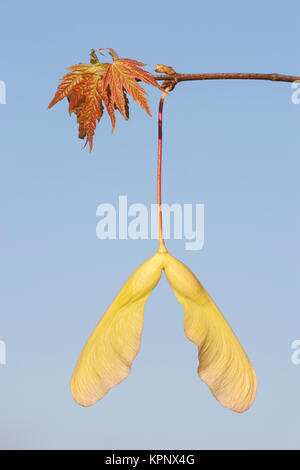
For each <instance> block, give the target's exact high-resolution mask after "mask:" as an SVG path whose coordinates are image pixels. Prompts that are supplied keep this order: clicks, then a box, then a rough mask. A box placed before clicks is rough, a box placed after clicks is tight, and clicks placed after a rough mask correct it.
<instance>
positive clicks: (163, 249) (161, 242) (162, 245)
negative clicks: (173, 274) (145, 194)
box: [157, 93, 167, 253]
mask: <svg viewBox="0 0 300 470" xmlns="http://www.w3.org/2000/svg"><path fill="white" fill-rule="evenodd" d="M165 96H166V93H163V94H162V97H161V99H160V102H159V109H158V156H157V210H158V233H159V247H158V251H159V252H160V253H166V252H167V249H166V245H165V242H164V236H163V229H162V211H161V161H162V114H163V106H164V100H165Z"/></svg>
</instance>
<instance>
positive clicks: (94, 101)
mask: <svg viewBox="0 0 300 470" xmlns="http://www.w3.org/2000/svg"><path fill="white" fill-rule="evenodd" d="M101 50H104V48H103V49H99V50H98V51H96V50H95V49H92V52H91V54H90V61H91V64H77V65H73V66H71V67H69V68H68V70H71V72H69V73H67V74H66V75H65V76H64V77H62V79H61V83H60V84H59V86H58V88H57V91H56V93H55V96H54V98H53V100H52V101H51V103H50V104H49V106H48V107H49V108H52V106H54V105H55V104H56V103H58V101H61V100H63V99H64V98H67V99H68V100H69V114H70V115H71V113H72V112H73V113H74V114H75V115H76V117H77V122H78V125H79V135H78V136H79V138H80V139H84V138H85V137H86V139H87V141H86V143H87V142H89V148H90V151H91V150H92V148H93V137H94V133H95V129H96V125H97V121H98V122H99V121H100V119H101V117H102V115H103V109H104V108H103V103H104V105H105V107H106V110H107V112H108V114H109V117H110V120H111V124H112V130H113V131H114V129H115V125H116V116H115V110H116V109H118V110H119V111H120V113H121V114H122V116H123V117H124V118H125V119H129V102H128V98H127V94H129V95H131V96H132V98H133V99H134V101H135V102H136V103H139V104H140V106H141V107H142V108H143V109H145V111H146V112H147V113H148V114H149V116H151V113H150V109H149V106H148V100H147V99H146V97H145V95H146V92H145V90H144V89H143V88H142V87H141V86H140V85H139V84H138V83H137V80H139V81H142V82H144V83H146V84H148V85H153V86H155V87H157V88H159V89H160V90H162V91H163V89H162V88H161V87H160V86H159V85H158V83H157V82H156V80H155V79H154V78H153V77H152V75H151V74H150V73H149V72H146V71H145V70H142V69H141V68H140V67H141V66H144V65H145V64H143V63H142V62H138V61H136V60H131V59H119V57H118V55H117V54H116V52H115V51H114V50H113V49H110V48H108V51H109V53H110V55H111V56H112V58H113V62H112V63H111V64H109V63H102V62H99V60H98V58H97V56H96V52H99V53H100V54H102V53H101ZM102 102H103V103H102Z"/></svg>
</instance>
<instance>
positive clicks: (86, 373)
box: [71, 254, 162, 406]
mask: <svg viewBox="0 0 300 470" xmlns="http://www.w3.org/2000/svg"><path fill="white" fill-rule="evenodd" d="M161 272H162V258H161V256H160V255H159V254H155V255H154V256H152V258H150V259H149V260H148V261H146V262H145V263H144V264H142V265H141V266H140V267H139V268H138V269H136V271H134V273H133V274H132V275H131V276H130V278H129V279H128V281H127V282H126V283H125V285H124V286H123V288H122V289H121V291H120V292H119V294H118V295H117V297H116V298H115V300H114V301H113V303H112V304H111V306H110V307H109V308H108V310H107V311H106V312H105V314H104V315H103V317H102V319H101V320H100V322H99V323H98V325H97V326H96V328H95V330H94V331H93V333H92V335H91V336H90V338H89V340H88V341H87V343H86V345H85V347H84V349H83V351H82V353H81V355H80V357H79V360H78V363H77V365H76V368H75V370H74V373H73V376H72V379H71V391H72V394H73V397H74V399H75V400H76V401H77V402H78V403H79V404H80V405H82V406H90V405H93V404H94V403H96V402H97V401H98V400H100V399H101V398H102V397H103V396H104V395H105V394H106V393H107V392H108V390H110V389H111V388H112V387H114V386H115V385H117V384H118V383H120V382H121V381H122V380H124V379H125V378H126V377H127V376H128V374H129V373H130V369H131V365H132V362H133V360H134V358H135V357H136V355H137V353H138V351H139V348H140V342H141V334H142V328H143V316H144V306H145V303H146V301H147V299H148V297H149V295H150V293H151V292H152V290H153V289H154V288H155V286H156V284H157V283H158V281H159V279H160V276H161Z"/></svg>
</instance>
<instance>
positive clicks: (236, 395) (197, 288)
mask: <svg viewBox="0 0 300 470" xmlns="http://www.w3.org/2000/svg"><path fill="white" fill-rule="evenodd" d="M164 256H165V262H164V269H165V273H166V276H167V279H168V281H169V283H170V284H171V287H172V289H173V291H174V294H175V296H176V298H177V300H178V301H179V302H180V303H181V304H182V306H183V308H184V331H185V334H186V336H187V337H188V339H189V340H190V341H192V342H193V343H195V344H196V345H197V346H198V352H199V356H198V357H199V367H198V374H199V376H200V378H201V379H202V380H203V381H204V382H205V383H206V384H207V385H208V386H209V388H210V390H211V392H212V393H213V395H214V396H215V397H216V399H217V400H219V402H220V403H221V404H222V405H223V406H226V407H227V408H230V409H231V410H233V411H237V412H239V413H242V412H243V411H246V410H247V409H248V408H249V407H250V406H251V404H252V402H253V400H254V398H255V394H256V375H255V372H254V369H253V367H252V365H251V363H250V361H249V359H248V357H247V355H246V353H245V351H244V350H243V348H242V346H241V345H240V343H239V341H238V339H237V338H236V336H235V334H234V333H233V331H232V329H231V328H230V326H229V325H228V323H227V321H226V320H225V318H224V317H223V315H222V313H221V312H220V310H219V309H218V307H217V306H216V304H215V303H214V302H213V300H212V299H211V297H210V296H209V295H208V293H207V292H206V290H205V289H204V287H203V286H202V285H201V284H200V282H199V281H198V279H197V278H196V277H195V276H194V274H193V273H192V272H191V271H190V270H189V269H188V268H187V267H186V266H185V265H184V264H183V263H181V262H180V261H178V260H177V259H176V258H174V257H173V256H171V255H169V254H166V255H164Z"/></svg>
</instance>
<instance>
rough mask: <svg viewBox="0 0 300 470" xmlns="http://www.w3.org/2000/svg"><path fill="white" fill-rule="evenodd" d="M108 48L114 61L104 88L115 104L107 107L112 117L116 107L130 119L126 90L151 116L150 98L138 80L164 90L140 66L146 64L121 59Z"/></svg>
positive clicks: (109, 66) (104, 81)
mask: <svg viewBox="0 0 300 470" xmlns="http://www.w3.org/2000/svg"><path fill="white" fill-rule="evenodd" d="M101 50H104V48H103V49H99V51H101ZM107 50H108V51H109V54H110V55H111V56H112V58H113V62H112V64H109V65H108V67H107V69H106V71H105V73H104V75H103V89H104V90H106V92H107V93H108V95H109V102H110V103H111V104H112V105H113V108H111V107H110V108H107V112H108V114H109V115H110V116H111V119H112V115H113V114H114V109H115V108H117V109H119V111H120V113H121V114H122V115H123V117H124V118H125V119H128V101H127V99H126V98H127V97H126V94H125V92H127V93H128V94H129V95H131V96H132V98H133V99H134V101H135V102H136V103H139V104H140V106H141V107H142V108H143V109H145V111H146V112H147V114H149V116H151V112H150V109H149V106H148V100H147V99H146V97H145V95H146V92H145V90H144V89H143V88H142V87H141V86H140V85H139V84H138V83H137V80H140V81H142V82H144V83H146V84H147V85H153V86H155V87H157V88H159V89H160V90H161V91H164V90H163V89H162V88H161V86H159V85H158V83H157V81H156V80H155V78H153V77H152V75H151V74H150V73H149V72H147V71H146V70H142V69H141V68H140V67H143V66H145V65H146V64H143V63H142V62H138V61H136V60H132V59H119V57H118V55H117V53H116V52H115V51H114V50H113V49H111V48H107ZM113 128H114V126H113Z"/></svg>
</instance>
